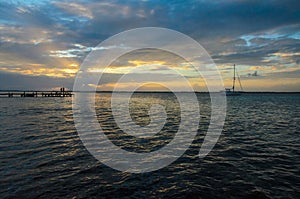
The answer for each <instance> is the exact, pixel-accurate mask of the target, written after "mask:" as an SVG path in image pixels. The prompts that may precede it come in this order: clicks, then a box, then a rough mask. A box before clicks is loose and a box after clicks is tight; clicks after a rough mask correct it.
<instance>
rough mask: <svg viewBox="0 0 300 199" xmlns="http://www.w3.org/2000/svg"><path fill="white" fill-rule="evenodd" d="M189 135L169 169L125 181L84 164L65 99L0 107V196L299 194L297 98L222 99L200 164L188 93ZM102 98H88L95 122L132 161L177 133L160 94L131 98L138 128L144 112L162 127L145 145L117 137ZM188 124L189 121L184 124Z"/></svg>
mask: <svg viewBox="0 0 300 199" xmlns="http://www.w3.org/2000/svg"><path fill="white" fill-rule="evenodd" d="M198 99H199V104H200V107H201V121H200V125H199V132H198V135H197V137H196V138H195V140H194V142H193V144H192V145H191V147H190V148H189V149H188V150H187V151H186V153H185V154H184V155H183V156H182V157H181V158H179V159H178V160H177V161H176V162H174V163H173V164H171V165H169V166H168V167H166V168H163V169H161V170H159V171H155V172H151V173H145V174H128V173H122V172H118V171H115V170H113V169H111V168H109V167H107V166H105V165H103V164H101V163H100V162H98V161H97V160H96V159H94V158H93V157H92V156H91V155H90V154H89V153H88V151H87V150H86V149H85V148H84V147H83V145H82V143H81V141H80V139H79V137H78V135H77V133H76V129H75V127H74V123H73V115H72V101H71V99H70V98H1V99H0V121H1V122H0V129H1V131H0V133H1V134H0V135H1V137H0V184H1V189H0V191H1V192H0V197H1V198H6V197H18V198H21V197H26V198H28V197H29V198H34V197H41V198H45V197H64V198H72V197H79V198H81V197H89V198H91V197H97V196H98V197H99V196H109V197H117V196H123V197H126V196H132V197H145V196H146V197H190V196H200V197H204V198H206V197H228V196H235V197H274V198H277V197H290V198H293V197H294V198H296V196H297V195H299V182H300V174H299V168H300V157H299V155H300V144H299V143H300V136H299V132H300V125H299V123H300V106H299V104H300V103H299V102H300V95H279V94H277V95H274V94H248V95H245V96H238V97H231V98H228V99H227V101H228V111H227V118H226V123H225V127H224V131H223V133H222V135H221V137H220V140H219V142H218V143H217V145H216V146H215V148H214V149H213V151H211V153H210V154H209V155H208V156H207V157H205V158H204V159H199V158H198V156H197V154H198V152H199V148H200V146H201V142H202V141H203V136H204V135H205V132H206V129H207V127H208V122H209V118H210V113H209V111H210V108H209V107H210V101H209V97H208V96H207V95H205V94H198ZM109 100H110V94H107V93H106V94H104V93H102V94H97V99H96V112H97V116H98V120H99V122H100V124H101V126H102V128H103V129H104V130H105V133H106V135H107V136H108V137H109V138H110V139H111V141H112V142H113V143H114V144H116V145H118V146H120V147H122V148H123V149H126V150H129V151H134V152H149V151H153V150H157V149H159V148H161V147H163V146H164V145H165V144H167V143H168V142H170V140H172V138H173V137H174V134H175V133H176V130H177V129H178V123H179V122H180V117H179V112H180V109H179V106H178V102H177V100H176V98H175V97H174V96H173V95H172V94H170V93H151V94H150V93H148V94H143V93H137V94H135V95H134V96H133V98H132V100H131V105H132V106H131V107H130V111H131V113H132V119H133V121H135V122H136V123H137V124H139V125H147V124H148V123H149V117H148V115H147V113H148V112H147V110H148V109H149V106H150V104H153V103H158V104H162V105H163V106H164V107H165V110H166V113H167V116H168V118H167V121H166V124H165V126H164V128H163V130H162V131H161V132H159V133H157V134H155V135H154V136H153V137H152V138H151V139H136V138H134V137H132V136H129V135H127V134H125V133H124V132H122V131H121V130H120V129H119V128H118V126H117V125H116V124H114V119H113V116H112V115H111V109H110V108H109V107H110V102H109ZM191 119H193V118H191Z"/></svg>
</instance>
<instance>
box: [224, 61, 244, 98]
mask: <svg viewBox="0 0 300 199" xmlns="http://www.w3.org/2000/svg"><path fill="white" fill-rule="evenodd" d="M236 73H237V71H236V69H235V64H234V65H233V82H232V88H226V89H225V94H226V96H238V95H241V94H242V92H243V91H235V80H236V76H237V78H238V80H239V83H240V87H241V90H243V87H242V84H241V80H240V77H239V75H238V74H237V75H236Z"/></svg>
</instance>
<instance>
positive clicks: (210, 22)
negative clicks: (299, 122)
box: [0, 0, 300, 92]
mask: <svg viewBox="0 0 300 199" xmlns="http://www.w3.org/2000/svg"><path fill="white" fill-rule="evenodd" d="M299 10H300V1H299V0H286V1H282V0H266V1H259V0H215V1H211V0H187V1H173V0H141V1H133V0H129V1H121V0H112V1H108V0H107V1H87V0H78V1H64V0H63V1H46V0H28V1H26V0H22V1H21V0H16V1H4V0H2V1H0V90H52V89H57V88H59V87H61V86H64V87H67V88H69V89H72V87H73V82H74V78H75V76H76V73H77V72H78V71H79V68H80V65H81V64H82V62H83V61H84V59H85V57H86V56H87V55H88V54H89V53H90V52H91V51H94V50H103V49H99V48H98V49H97V48H96V46H97V45H98V44H99V43H100V42H102V41H104V40H105V39H107V38H109V37H111V36H113V35H115V34H117V33H120V32H122V31H126V30H129V29H133V28H141V27H163V28H169V29H172V30H176V31H179V32H181V33H184V34H186V35H188V36H189V37H191V38H193V39H194V40H196V41H197V42H199V43H200V44H201V45H202V46H203V47H204V48H205V49H206V51H207V52H208V53H209V55H210V56H211V58H212V59H213V61H214V62H215V64H216V65H217V67H218V69H219V71H220V72H221V74H222V77H223V80H224V84H225V86H226V87H230V86H231V81H232V66H233V64H235V65H236V66H237V69H238V74H239V76H240V79H241V82H242V85H243V89H244V90H245V91H298V92H300V78H299V77H300V11H299ZM141 66H147V67H149V68H150V69H151V71H154V73H155V74H158V75H159V74H161V73H164V71H167V69H168V68H173V69H174V68H176V69H178V70H181V71H184V72H185V73H186V75H187V77H188V78H190V79H189V80H190V81H191V83H192V85H193V87H194V88H195V90H198V91H202V90H205V84H204V83H203V80H198V79H196V78H194V77H192V76H191V74H192V72H189V71H190V68H189V67H188V66H187V64H186V63H185V61H184V60H182V59H181V58H180V57H178V56H176V55H173V54H170V53H168V52H158V51H157V50H151V49H150V50H149V49H148V50H147V49H144V50H140V51H136V52H132V53H129V54H127V55H124V56H122V57H120V59H118V60H116V61H115V62H114V63H113V64H112V66H111V70H108V71H106V72H105V74H104V76H103V77H104V80H103V81H102V82H100V84H99V85H91V86H97V88H98V89H100V90H111V89H113V87H114V84H115V82H116V81H117V79H118V78H119V77H121V76H122V75H123V74H125V73H126V72H127V71H126V68H127V69H128V68H138V67H141ZM99 67H100V68H101V66H99ZM92 72H94V74H95V75H97V74H98V75H99V70H95V71H92ZM147 73H149V70H148V71H144V72H143V71H141V72H140V73H136V74H134V75H135V76H138V77H144V76H146V75H147ZM164 75H168V78H167V79H166V81H168V82H169V83H172V74H164ZM173 75H174V74H173ZM173 83H174V84H176V82H173ZM130 84H132V82H131V83H130V82H128V84H126V83H124V87H128V88H129V87H130ZM148 87H150V89H151V85H149V86H148ZM152 89H156V86H155V85H152Z"/></svg>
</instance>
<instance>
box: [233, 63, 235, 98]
mask: <svg viewBox="0 0 300 199" xmlns="http://www.w3.org/2000/svg"><path fill="white" fill-rule="evenodd" d="M234 86H235V64H233V82H232V91H233V92H234Z"/></svg>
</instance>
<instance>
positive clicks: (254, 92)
mask: <svg viewBox="0 0 300 199" xmlns="http://www.w3.org/2000/svg"><path fill="white" fill-rule="evenodd" d="M55 91H56V90H0V93H1V92H55ZM68 92H73V93H93V91H71V90H68ZM115 92H116V91H115ZM131 92H132V91H117V93H131ZM96 93H113V91H96ZM135 93H173V92H172V91H135ZM175 93H191V92H187V91H177V92H175ZM195 93H200V94H208V93H209V92H207V91H196V92H195ZM211 93H219V92H211ZM242 93H243V94H300V91H299V92H285V91H244V92H242Z"/></svg>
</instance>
